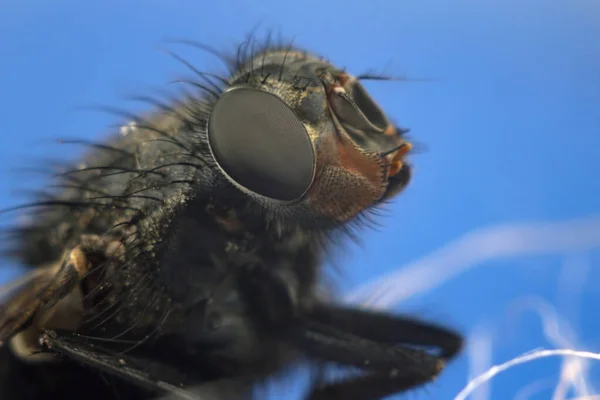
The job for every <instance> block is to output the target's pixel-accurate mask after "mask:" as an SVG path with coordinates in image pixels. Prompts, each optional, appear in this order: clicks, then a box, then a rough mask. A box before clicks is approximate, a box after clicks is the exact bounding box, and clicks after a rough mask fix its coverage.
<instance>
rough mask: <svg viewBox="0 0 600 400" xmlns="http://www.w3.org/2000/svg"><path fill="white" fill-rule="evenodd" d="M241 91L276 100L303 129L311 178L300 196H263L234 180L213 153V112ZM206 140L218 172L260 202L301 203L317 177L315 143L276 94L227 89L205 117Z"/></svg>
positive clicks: (259, 89)
mask: <svg viewBox="0 0 600 400" xmlns="http://www.w3.org/2000/svg"><path fill="white" fill-rule="evenodd" d="M242 90H246V91H254V92H257V93H261V94H266V95H269V96H271V98H275V99H277V100H278V101H279V102H280V103H282V104H283V105H284V106H285V107H286V108H287V109H288V110H289V111H291V113H292V114H293V115H294V116H295V118H296V119H297V121H298V122H300V124H301V125H302V127H303V130H304V133H305V134H306V138H307V142H308V143H309V144H310V154H311V155H312V172H311V177H310V180H309V181H308V182H307V184H306V186H305V188H304V190H303V191H302V193H301V194H299V195H298V196H296V197H294V198H291V199H283V198H277V197H271V196H268V195H265V194H263V193H261V192H259V191H256V190H253V189H252V188H251V187H249V185H244V184H243V183H241V182H240V180H239V179H236V178H235V177H234V176H232V175H231V174H230V173H229V172H228V171H227V169H226V168H224V166H223V162H221V161H220V157H219V156H218V155H217V154H216V153H215V148H214V143H213V140H214V139H211V138H212V136H213V135H212V134H211V129H210V127H211V121H214V118H213V117H214V114H215V110H217V107H218V103H219V101H221V100H222V99H223V98H224V97H225V96H226V95H230V94H231V93H232V92H235V91H242ZM206 138H207V144H208V146H207V147H208V149H209V152H210V155H211V158H212V160H213V162H214V165H215V166H216V167H217V168H218V169H219V172H220V173H221V174H222V175H223V176H224V177H225V178H226V179H227V181H228V182H229V183H230V184H232V185H233V186H234V187H236V188H237V189H239V190H241V191H242V192H243V193H245V194H247V195H249V196H251V197H253V198H255V199H258V200H259V201H261V202H266V203H273V204H278V205H291V204H297V203H299V202H302V201H303V200H304V199H305V198H306V196H307V194H308V193H309V192H310V189H311V188H312V186H313V184H314V182H315V179H316V175H317V151H316V148H315V143H314V142H313V140H312V139H311V137H310V135H309V133H308V130H307V128H306V125H305V124H304V123H303V121H302V119H301V118H300V117H299V116H298V115H297V113H296V112H295V111H294V109H293V108H292V107H291V106H290V105H289V104H288V103H287V102H286V101H285V100H284V99H283V98H281V97H280V96H278V95H277V94H276V93H273V92H271V91H269V90H265V89H264V88H262V87H253V86H249V85H236V86H232V87H229V88H227V90H225V91H224V92H223V93H222V94H221V96H220V97H219V98H218V99H217V100H216V101H215V102H214V103H213V106H212V110H211V112H210V114H209V116H208V117H207V123H206Z"/></svg>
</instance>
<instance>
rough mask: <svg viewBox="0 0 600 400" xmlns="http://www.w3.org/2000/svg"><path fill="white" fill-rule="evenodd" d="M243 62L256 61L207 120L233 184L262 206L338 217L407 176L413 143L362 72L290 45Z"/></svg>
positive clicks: (392, 191)
mask: <svg viewBox="0 0 600 400" xmlns="http://www.w3.org/2000/svg"><path fill="white" fill-rule="evenodd" d="M254 63H255V64H254ZM249 65H256V66H257V67H256V68H254V69H252V68H249V69H247V70H244V73H240V74H239V75H237V76H234V77H233V78H232V80H231V82H230V86H229V87H228V89H227V90H226V91H225V92H224V94H223V95H222V96H221V98H220V99H219V100H217V101H216V102H215V104H214V107H213V110H212V113H211V115H210V118H209V124H208V139H209V145H210V149H211V152H212V154H213V157H214V159H215V161H216V163H217V165H218V166H219V168H220V170H221V172H222V173H223V175H224V176H226V177H227V179H228V180H229V181H230V183H232V184H233V185H234V186H236V187H238V188H239V189H241V190H242V191H243V192H244V193H246V194H248V195H250V197H252V198H254V199H255V200H257V201H258V202H260V203H261V204H263V205H264V206H265V207H268V208H271V209H274V210H279V211H281V212H283V213H286V214H288V215H293V214H297V213H298V212H300V213H301V214H306V213H309V214H310V217H313V218H318V219H325V220H329V221H331V222H332V223H335V224H339V223H344V222H346V221H348V220H350V219H352V218H353V217H355V216H356V215H358V214H360V213H361V212H362V211H364V210H366V209H368V208H370V207H372V206H373V205H375V204H377V203H379V202H381V201H382V200H384V199H389V198H391V197H393V196H395V195H396V194H398V193H399V192H400V191H402V189H403V188H404V187H405V186H406V185H407V184H408V182H409V181H410V178H411V169H410V166H409V165H408V164H407V162H406V159H405V157H406V155H407V154H408V153H409V152H410V151H411V149H412V146H411V144H410V143H409V142H407V141H406V140H405V138H404V137H403V133H404V131H402V130H401V129H399V128H397V127H396V126H395V125H394V124H392V123H391V122H390V121H389V120H388V118H387V117H386V115H385V113H384V112H383V111H382V110H381V108H380V107H379V106H378V105H377V104H376V103H375V102H374V100H373V99H372V98H371V97H370V96H369V94H368V93H367V91H366V90H365V88H364V87H363V86H362V84H361V83H360V81H359V79H357V78H355V77H353V76H351V75H349V74H347V73H345V72H342V71H341V70H339V69H337V68H335V67H333V66H332V65H331V64H329V63H328V62H326V61H324V60H321V59H319V58H317V57H314V56H311V55H307V54H306V53H301V52H294V51H289V50H288V51H283V50H281V51H274V50H271V51H268V52H266V53H264V54H261V55H260V56H258V57H256V59H255V60H252V61H251V64H249ZM304 216H306V215H304Z"/></svg>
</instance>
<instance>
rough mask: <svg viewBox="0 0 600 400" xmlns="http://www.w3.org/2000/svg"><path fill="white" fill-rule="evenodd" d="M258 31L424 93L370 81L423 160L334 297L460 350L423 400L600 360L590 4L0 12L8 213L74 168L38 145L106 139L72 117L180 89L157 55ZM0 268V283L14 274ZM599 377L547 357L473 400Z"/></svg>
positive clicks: (597, 30) (32, 1)
mask: <svg viewBox="0 0 600 400" xmlns="http://www.w3.org/2000/svg"><path fill="white" fill-rule="evenodd" d="M259 23H260V24H262V25H261V27H265V28H275V29H277V30H279V31H281V32H282V33H283V34H284V36H286V37H293V38H294V40H295V43H296V44H298V45H300V46H305V47H307V48H309V49H312V50H314V51H316V52H318V53H321V54H323V55H325V56H327V57H328V58H330V59H331V60H333V61H335V62H336V63H338V64H340V65H343V66H345V67H347V68H348V70H349V71H350V72H355V73H360V72H366V71H370V70H374V71H376V72H382V73H389V74H394V75H403V76H406V77H408V78H430V79H432V80H431V81H427V82H423V81H412V82H411V81H408V82H395V83H381V82H373V83H368V88H369V89H370V90H371V91H372V93H373V96H374V97H375V98H376V99H377V100H378V101H380V102H381V103H382V104H383V106H384V107H385V109H386V110H389V112H390V113H391V115H392V116H393V118H394V119H395V120H396V121H397V122H398V123H400V124H401V125H402V126H405V127H409V128H411V129H412V135H413V138H415V139H416V140H417V141H418V142H419V143H422V144H424V145H426V147H427V150H426V151H424V152H421V153H420V154H418V155H415V156H414V157H413V161H414V164H415V177H414V181H413V183H412V185H411V186H410V188H409V189H408V190H407V191H406V192H405V194H404V195H402V196H401V197H400V198H399V199H398V200H397V201H395V202H394V203H393V205H391V206H390V207H388V209H387V210H388V211H387V213H386V214H385V216H384V217H382V218H381V219H380V222H381V223H382V227H381V228H379V229H378V230H375V231H368V232H365V234H364V236H363V237H364V243H363V246H362V247H361V248H359V247H353V246H348V250H347V252H346V254H345V255H344V256H343V257H342V258H341V259H340V263H341V264H342V265H344V275H343V277H341V278H340V281H339V282H338V284H339V286H340V287H341V288H342V289H344V291H345V292H346V293H347V295H348V296H349V297H350V300H352V301H357V302H365V301H367V300H368V301H370V302H374V303H375V304H376V305H378V306H384V307H388V308H392V309H394V310H396V311H398V312H400V311H404V312H410V313H417V314H419V315H421V316H423V317H427V318H430V319H432V320H434V321H439V322H442V323H444V324H449V325H451V326H454V327H456V328H458V329H460V330H461V331H463V332H464V333H465V334H466V335H468V338H469V347H468V348H467V349H466V351H465V353H464V355H463V356H462V357H461V358H460V359H459V360H458V361H457V362H456V363H453V364H452V365H450V367H449V368H448V369H447V370H446V371H445V372H444V374H443V375H442V376H441V377H440V378H439V379H438V380H437V381H436V382H435V383H433V384H432V385H430V386H429V387H428V388H427V389H425V390H423V389H421V390H419V391H418V392H417V397H416V398H434V399H452V398H453V397H454V396H455V395H456V394H457V393H458V392H459V391H460V390H461V388H462V387H463V386H465V384H466V383H467V381H468V379H469V378H471V377H473V376H474V375H476V374H479V373H481V372H483V371H484V370H485V369H487V368H488V367H490V366H491V365H492V364H496V363H501V362H504V361H507V360H508V359H510V358H512V357H515V356H517V355H519V354H521V353H523V352H526V351H529V350H532V349H535V348H538V347H545V348H557V347H560V348H573V349H580V350H590V351H596V352H600V334H598V331H599V329H600V323H599V322H598V321H599V320H600V318H598V317H599V315H600V314H599V312H598V310H599V309H600V299H599V297H598V294H599V289H598V282H599V281H600V279H599V278H600V218H599V216H600V46H599V45H598V43H599V41H600V3H598V2H597V1H594V0H587V1H585V0H572V1H559V0H554V1H542V0H530V1H526V2H524V1H517V0H504V1H491V0H487V1H475V0H455V1H442V0H419V1H416V0H414V1H396V2H394V1H381V0H370V1H341V0H336V1H315V0H310V1H302V2H292V1H273V0H261V1H247V2H244V1H233V0H228V1H226V0H224V1H220V2H217V1H213V2H203V1H191V0H176V1H158V0H147V1H141V0H130V1H126V2H123V1H116V0H103V1H98V2H92V1H88V2H83V1H74V0H57V1H53V2H48V1H41V0H24V1H17V0H4V1H3V2H1V4H0V60H1V61H0V110H1V111H0V115H1V117H0V164H1V167H2V168H1V175H0V182H1V184H0V207H2V208H4V207H6V206H11V205H15V204H17V203H18V201H19V198H18V197H17V193H15V189H18V188H22V187H23V186H25V187H34V188H35V187H36V185H38V186H39V185H42V184H43V181H42V180H40V179H39V178H38V177H36V176H35V175H22V174H15V173H14V171H12V170H11V168H15V167H17V168H18V167H23V166H28V165H32V164H34V163H37V161H38V160H39V158H40V157H51V158H61V157H67V158H73V157H75V156H76V155H77V153H74V152H75V151H77V149H76V148H72V147H64V146H63V147H61V146H56V145H52V144H51V141H50V140H49V139H53V138H58V137H80V138H87V139H92V138H93V139H98V138H102V135H103V134H105V133H106V132H108V126H109V125H110V124H111V123H114V122H115V119H114V117H112V116H109V115H105V114H101V113H94V112H89V111H81V110H78V109H76V108H77V107H81V106H88V105H91V104H105V105H112V106H116V107H125V108H126V109H130V110H139V109H140V105H137V104H133V105H132V104H131V103H128V102H127V101H126V100H125V99H124V98H125V96H126V95H130V94H139V93H151V92H152V90H154V89H156V88H161V87H162V86H163V85H166V82H168V81H170V80H172V79H173V78H176V77H178V76H180V74H181V73H187V71H186V70H185V67H183V66H182V65H180V64H178V63H177V62H175V61H174V60H173V59H172V58H170V57H168V56H166V55H165V54H164V53H162V52H161V51H159V49H160V48H161V47H165V41H164V40H165V39H166V38H169V37H180V38H181V37H184V38H191V39H197V40H199V41H202V42H208V43H213V44H214V45H215V46H230V45H233V44H234V43H235V42H236V41H239V40H240V39H242V38H243V36H244V35H245V34H247V33H248V32H249V31H250V30H251V29H252V28H253V27H255V26H256V25H257V24H259ZM259 32H260V30H259ZM170 48H171V49H173V50H177V51H180V52H181V54H184V55H185V56H186V57H187V58H188V59H189V60H190V61H192V62H193V63H194V64H195V65H196V66H198V67H199V68H200V69H208V70H214V69H215V68H218V67H219V64H218V62H217V61H216V60H215V59H214V57H212V56H210V55H209V54H206V53H203V52H199V51H190V49H189V48H187V49H186V48H181V47H173V46H171V47H170ZM42 139H43V140H42ZM24 177H26V178H24ZM2 218H3V222H6V218H7V217H2ZM4 264H6V266H7V268H5V269H1V270H0V280H2V281H3V280H6V279H8V278H9V276H14V273H15V270H14V269H12V268H10V267H11V266H9V265H8V264H7V263H4ZM382 278H383V279H382ZM377 279H380V280H377ZM370 282H371V284H369V283H370ZM365 285H366V286H365ZM599 380H600V368H598V367H595V364H594V362H590V363H582V362H573V360H570V361H569V360H567V362H565V360H563V359H561V358H548V359H541V360H538V361H535V362H533V363H531V364H526V365H520V366H517V367H515V368H514V369H511V370H508V371H506V372H504V373H503V374H501V375H499V376H498V377H497V378H495V379H494V380H492V383H491V384H490V385H489V386H487V387H482V388H481V389H479V390H478V391H476V392H475V393H474V394H473V397H472V398H473V399H481V400H483V399H498V400H505V399H513V398H519V399H549V398H552V396H553V395H555V396H556V397H555V398H557V399H558V398H570V397H573V396H575V395H582V394H585V393H586V391H589V392H588V394H594V393H595V394H600V382H599ZM289 387H290V388H294V390H297V388H298V386H296V385H294V386H289ZM557 387H558V389H557ZM290 390H291V389H290ZM283 393H284V392H282V391H279V392H278V394H276V395H274V396H275V397H280V396H283ZM285 397H286V398H297V394H296V395H293V394H292V393H290V394H288V395H287V396H285ZM412 398H415V397H412Z"/></svg>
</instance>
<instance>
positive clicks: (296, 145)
mask: <svg viewBox="0 0 600 400" xmlns="http://www.w3.org/2000/svg"><path fill="white" fill-rule="evenodd" d="M208 140H209V145H210V148H211V151H212V153H213V156H214V158H215V160H216V161H217V163H218V164H219V166H220V167H221V169H222V170H223V172H225V174H226V175H227V176H228V177H229V179H231V180H232V181H233V182H234V183H235V184H237V185H239V186H241V187H242V188H244V189H246V190H248V191H250V192H254V193H256V194H259V195H261V196H265V197H269V198H272V199H277V200H281V201H291V200H296V199H299V198H300V197H302V195H303V194H304V193H305V192H306V191H307V190H308V188H309V187H310V185H311V183H312V180H313V176H314V171H315V154H314V150H313V146H312V143H311V141H310V138H309V136H308V132H307V131H306V127H305V126H304V124H303V123H302V121H301V120H300V119H299V118H298V117H297V115H296V114H295V113H294V111H293V110H292V109H291V108H290V107H289V106H288V105H287V104H286V103H284V102H283V101H282V100H281V99H280V98H279V97H277V96H275V95H273V94H270V93H268V92H265V91H261V90H258V89H247V88H240V89H233V90H231V91H228V92H226V93H225V94H223V95H222V96H221V98H220V99H219V100H218V101H217V103H216V104H215V106H214V108H213V111H212V113H211V115H210V119H209V122H208Z"/></svg>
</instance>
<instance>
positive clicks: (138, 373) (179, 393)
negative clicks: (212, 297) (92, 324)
mask: <svg viewBox="0 0 600 400" xmlns="http://www.w3.org/2000/svg"><path fill="white" fill-rule="evenodd" d="M40 342H41V344H42V346H43V348H44V349H45V351H50V352H53V353H57V354H60V355H62V356H63V357H66V358H68V359H70V360H72V361H75V362H78V363H80V364H82V365H85V366H88V367H91V368H93V369H95V370H98V371H102V372H104V373H107V374H109V375H112V376H116V377H118V378H120V379H122V380H124V381H126V382H129V383H131V384H133V385H135V386H137V387H140V388H144V389H146V390H147V391H148V397H144V398H145V399H151V398H159V399H168V400H222V399H224V398H227V399H231V400H241V399H251V395H249V394H248V393H249V392H248V388H249V386H248V385H246V384H247V382H244V381H242V380H220V381H210V382H205V383H201V384H193V383H192V382H194V379H190V378H189V376H188V374H183V373H181V372H180V371H178V370H175V369H173V368H171V367H169V366H167V365H164V364H161V363H157V362H154V361H151V360H146V359H140V358H137V357H134V356H129V355H125V354H117V353H113V352H110V351H108V350H106V349H104V348H101V347H99V346H96V345H94V344H91V343H90V341H89V339H87V338H85V337H81V336H79V335H77V334H74V333H68V332H56V331H46V332H45V333H44V334H43V335H42V337H41V339H40ZM192 372H193V371H192ZM195 381H196V382H198V380H197V379H196V380H195Z"/></svg>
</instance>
